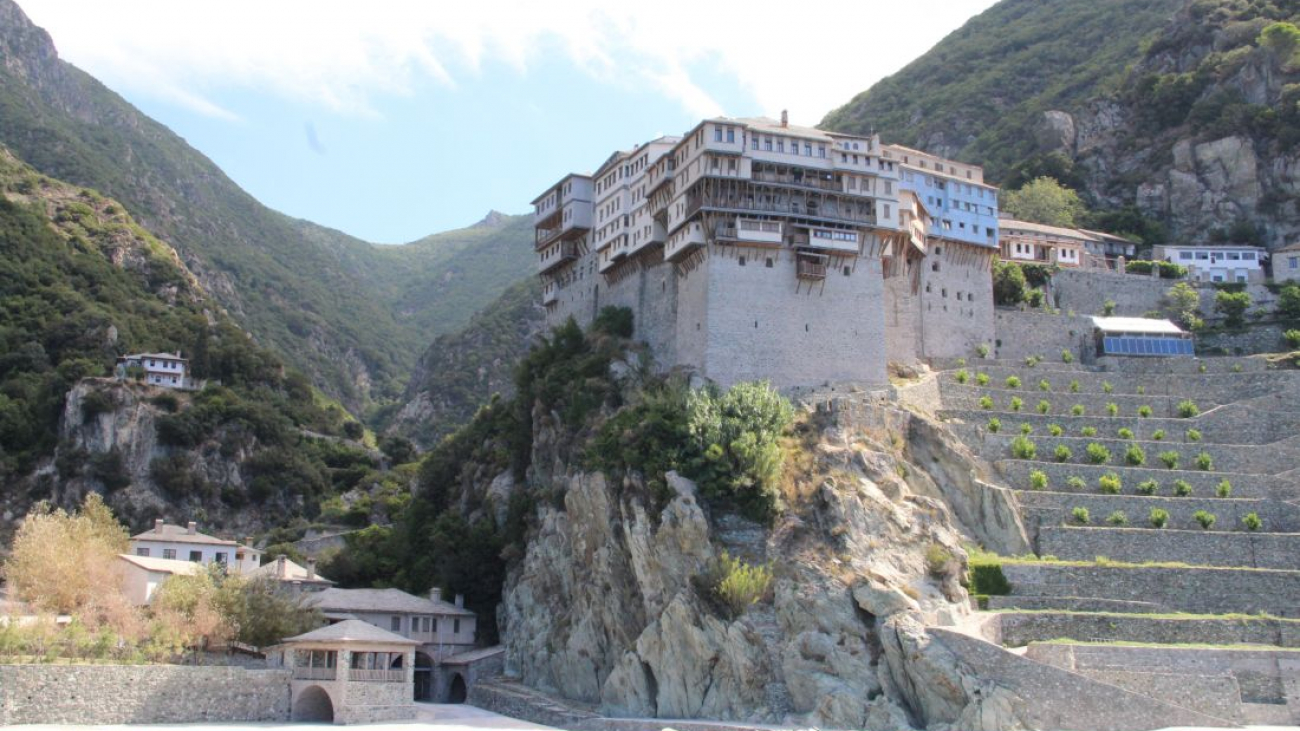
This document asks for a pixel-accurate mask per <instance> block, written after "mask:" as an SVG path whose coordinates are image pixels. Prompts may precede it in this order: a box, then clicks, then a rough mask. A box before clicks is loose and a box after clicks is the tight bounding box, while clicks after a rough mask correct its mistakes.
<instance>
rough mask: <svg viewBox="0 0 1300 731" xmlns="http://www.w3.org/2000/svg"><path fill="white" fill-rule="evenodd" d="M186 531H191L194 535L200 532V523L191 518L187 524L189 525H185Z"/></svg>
mask: <svg viewBox="0 0 1300 731" xmlns="http://www.w3.org/2000/svg"><path fill="white" fill-rule="evenodd" d="M185 532H186V533H189V534H190V535H194V534H195V533H198V532H199V524H198V523H195V522H194V521H192V520H191V521H190V522H189V524H187V525H186V526H185Z"/></svg>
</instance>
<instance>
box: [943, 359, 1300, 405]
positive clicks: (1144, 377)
mask: <svg viewBox="0 0 1300 731" xmlns="http://www.w3.org/2000/svg"><path fill="white" fill-rule="evenodd" d="M966 372H967V373H968V374H969V375H970V380H969V381H968V385H972V386H973V385H975V375H976V374H977V373H983V374H985V375H987V376H988V377H989V386H994V387H1000V386H1003V385H1004V384H1005V383H1006V380H1007V378H1008V377H1010V376H1015V377H1017V378H1019V379H1020V381H1021V383H1022V384H1023V385H1022V386H1021V390H1033V391H1035V392H1038V393H1050V394H1058V395H1067V396H1068V395H1074V394H1072V392H1071V391H1070V385H1071V383H1072V382H1074V381H1078V382H1079V391H1078V393H1079V394H1094V395H1097V394H1102V395H1106V394H1105V385H1104V384H1106V383H1109V384H1110V385H1111V388H1112V393H1114V394H1128V395H1132V396H1138V395H1147V396H1175V397H1178V398H1187V396H1188V395H1189V394H1191V395H1192V397H1193V398H1196V397H1198V396H1199V395H1200V394H1207V397H1208V398H1213V399H1215V400H1217V401H1222V402H1226V401H1231V400H1238V399H1243V398H1252V397H1255V396H1260V395H1264V394H1268V393H1272V392H1275V391H1277V390H1284V389H1285V388H1286V387H1287V386H1289V385H1293V384H1294V378H1293V377H1292V376H1291V373H1292V372H1291V371H1258V372H1242V373H1205V374H1199V373H1198V374H1195V375H1184V376H1179V377H1176V378H1171V377H1170V376H1169V374H1167V373H1164V374H1162V373H1150V374H1148V373H1104V372H1080V371H1057V370H1048V369H1045V368H1044V366H1043V365H1042V364H1039V365H1037V366H1034V367H1032V368H1029V367H1026V366H1024V365H1018V366H985V365H983V364H980V363H976V364H975V365H972V366H967V367H966ZM939 376H940V379H941V381H942V382H943V383H945V384H953V385H962V384H959V383H957V380H956V373H955V371H954V370H948V371H944V372H942V373H940V374H939ZM1039 381H1047V382H1048V383H1049V384H1050V385H1051V391H1039V389H1038V382H1039ZM1139 388H1140V389H1142V393H1141V394H1139V393H1138V389H1139Z"/></svg>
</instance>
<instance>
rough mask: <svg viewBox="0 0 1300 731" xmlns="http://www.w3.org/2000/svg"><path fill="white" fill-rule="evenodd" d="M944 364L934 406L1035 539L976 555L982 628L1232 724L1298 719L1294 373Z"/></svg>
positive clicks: (1040, 656) (1216, 364)
mask: <svg viewBox="0 0 1300 731" xmlns="http://www.w3.org/2000/svg"><path fill="white" fill-rule="evenodd" d="M942 366H943V367H944V368H945V370H943V371H941V372H940V374H939V376H938V378H939V383H940V393H941V399H942V404H943V410H942V411H941V412H940V413H939V416H940V418H941V419H943V420H945V421H946V422H947V423H948V425H949V426H950V427H951V428H952V429H953V430H954V432H955V433H956V434H957V435H958V436H959V437H960V438H961V440H962V441H963V442H964V443H965V444H966V445H967V446H968V447H970V449H971V450H972V451H973V452H975V453H976V454H978V455H980V456H981V457H983V458H984V459H986V460H988V461H989V462H990V463H992V464H993V466H994V468H995V470H996V472H997V473H998V475H999V476H1000V478H1001V482H1002V485H1004V486H1005V487H1006V488H1007V489H1009V490H1011V491H1012V493H1013V495H1014V497H1015V503H1016V505H1017V506H1018V510H1019V513H1020V516H1021V518H1022V521H1023V523H1024V526H1025V529H1026V533H1027V535H1028V537H1029V540H1030V543H1031V545H1032V546H1033V548H1034V554H1033V555H1030V556H1023V557H1016V558H1006V557H997V556H992V555H988V554H980V553H976V554H974V555H973V556H972V560H971V565H972V570H971V584H972V586H971V591H972V594H973V595H975V598H976V601H977V603H978V606H979V607H980V609H981V610H982V612H984V613H985V614H984V616H985V620H986V621H985V622H984V624H983V628H982V632H983V634H984V636H985V637H986V638H987V639H990V640H992V641H994V642H998V643H1001V644H1002V645H1003V646H1005V647H1008V648H1013V649H1014V650H1015V651H1016V652H1018V653H1021V654H1023V655H1024V656H1025V657H1028V658H1030V659H1033V660H1037V661H1038V662H1042V663H1046V664H1048V665H1052V666H1055V667H1057V668H1061V669H1064V670H1068V671H1070V672H1074V673H1077V674H1078V675H1081V676H1084V677H1086V678H1089V679H1092V680H1097V681H1101V682H1104V683H1109V684H1111V685H1115V686H1118V687H1120V688H1123V689H1125V690H1129V691H1132V692H1136V693H1141V694H1145V695H1148V696H1150V697H1151V698H1153V699H1156V700H1159V701H1161V702H1164V703H1171V704H1174V705H1178V706H1182V707H1185V708H1187V709H1190V710H1193V711H1196V712H1199V713H1202V714H1205V715H1207V716H1212V717H1214V718H1216V719H1222V720H1223V721H1224V722H1225V723H1226V724H1243V723H1253V724H1279V725H1296V724H1300V372H1298V371H1291V370H1269V369H1267V367H1266V364H1265V363H1264V362H1263V361H1261V360H1258V359H1253V358H1214V359H1207V360H1192V359H1160V358H1150V359H1130V360H1121V361H1119V362H1117V363H1113V364H1111V365H1108V366H1106V368H1105V369H1104V370H1103V369H1100V368H1097V367H1090V366H1083V365H1079V364H1076V363H1065V362H1050V361H1048V360H1046V359H1041V360H1040V359H1030V360H1029V361H1026V362H1010V361H998V360H981V359H974V358H972V359H970V360H969V361H953V362H949V363H945V364H942Z"/></svg>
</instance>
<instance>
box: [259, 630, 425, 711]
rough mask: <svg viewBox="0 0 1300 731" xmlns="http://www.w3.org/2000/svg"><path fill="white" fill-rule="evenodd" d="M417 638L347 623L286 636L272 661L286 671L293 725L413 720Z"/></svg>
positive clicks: (275, 651) (272, 654)
mask: <svg viewBox="0 0 1300 731" xmlns="http://www.w3.org/2000/svg"><path fill="white" fill-rule="evenodd" d="M418 644H419V643H418V642H417V641H415V640H412V639H408V638H406V637H402V636H400V635H396V634H393V633H392V632H388V631H387V630H383V629H380V628H379V627H376V626H374V625H372V624H370V623H369V622H364V621H362V620H359V619H347V620H343V621H341V622H338V623H336V624H331V625H328V626H326V627H321V628H320V629H315V630H312V631H311V632H307V633H304V634H300V635H296V636H294V637H289V638H286V639H285V640H284V641H283V643H282V644H281V645H280V646H279V647H277V648H275V649H274V651H273V652H272V653H271V656H272V657H271V661H272V663H273V664H278V665H280V666H282V667H285V668H288V669H289V670H290V681H289V689H290V699H291V701H290V702H291V706H292V717H293V720H294V721H314V722H318V723H319V722H327V723H329V722H332V723H380V722H386V721H409V720H413V719H414V718H415V705H414V702H413V701H414V699H413V697H412V693H411V686H412V682H413V679H414V675H413V672H414V670H413V668H414V664H415V647H416V646H417V645H418Z"/></svg>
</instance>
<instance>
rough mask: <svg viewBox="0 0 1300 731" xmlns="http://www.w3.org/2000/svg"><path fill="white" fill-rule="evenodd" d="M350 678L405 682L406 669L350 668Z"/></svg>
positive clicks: (374, 681)
mask: <svg viewBox="0 0 1300 731" xmlns="http://www.w3.org/2000/svg"><path fill="white" fill-rule="evenodd" d="M348 680H357V681H361V682H365V683H405V682H406V671H405V670H368V669H366V668H348Z"/></svg>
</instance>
